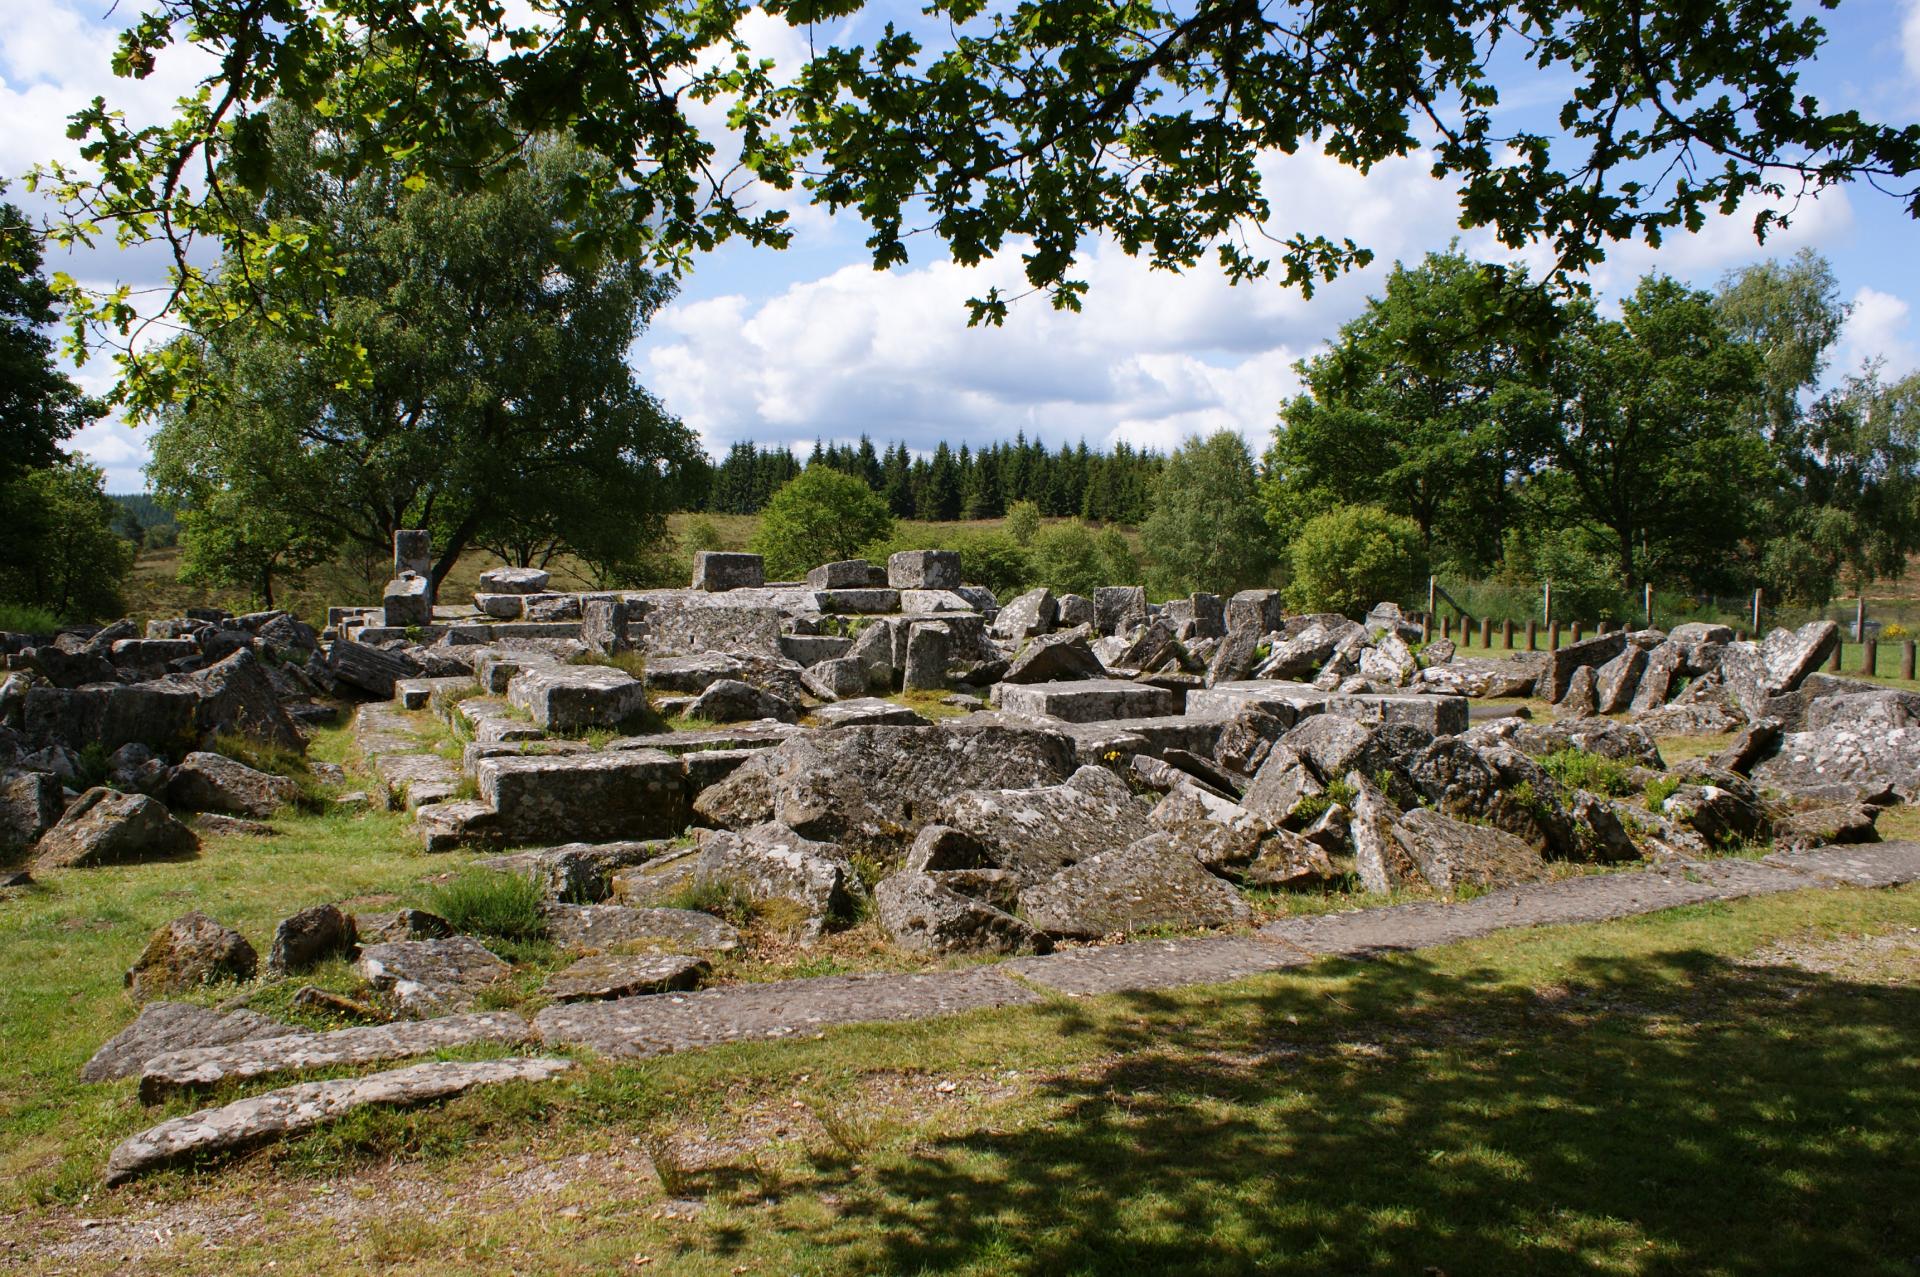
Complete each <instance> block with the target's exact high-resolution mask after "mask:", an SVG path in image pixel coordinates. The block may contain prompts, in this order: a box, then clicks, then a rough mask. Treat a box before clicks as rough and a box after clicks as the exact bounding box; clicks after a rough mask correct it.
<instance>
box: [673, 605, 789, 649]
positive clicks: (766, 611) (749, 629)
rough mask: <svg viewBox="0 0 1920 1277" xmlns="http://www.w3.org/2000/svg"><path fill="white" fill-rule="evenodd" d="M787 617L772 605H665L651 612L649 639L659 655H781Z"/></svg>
mask: <svg viewBox="0 0 1920 1277" xmlns="http://www.w3.org/2000/svg"><path fill="white" fill-rule="evenodd" d="M784 619H785V618H784V616H783V614H782V613H781V611H780V610H779V609H778V608H771V607H728V606H714V605H708V604H686V605H682V606H662V607H656V608H654V610H653V611H651V612H649V613H647V633H646V640H645V642H646V647H647V651H648V653H649V654H652V655H657V656H692V655H697V654H699V653H702V652H716V653H726V654H728V655H732V656H779V655H780V654H781V652H780V633H781V629H782V625H781V622H782V621H783V620H784Z"/></svg>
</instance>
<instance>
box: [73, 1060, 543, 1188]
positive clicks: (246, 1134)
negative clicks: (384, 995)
mask: <svg viewBox="0 0 1920 1277" xmlns="http://www.w3.org/2000/svg"><path fill="white" fill-rule="evenodd" d="M572 1067H573V1061H571V1060H560V1059H529V1060H482V1061H478V1062H475V1063H468V1064H448V1063H436V1064H415V1065H413V1066H412V1067H410V1068H404V1069H393V1070H390V1071H388V1072H385V1073H376V1074H374V1075H373V1076H371V1077H359V1078H342V1079H340V1080H338V1081H333V1082H301V1083H298V1084H297V1085H294V1086H288V1087H282V1088H281V1089H280V1090H277V1091H268V1092H267V1093H266V1094H265V1095H256V1096H253V1097H252V1098H250V1099H244V1100H236V1101H234V1102H233V1103H232V1104H226V1105H222V1106H221V1107H219V1108H213V1109H202V1110H201V1111H200V1112H198V1113H190V1114H188V1115H187V1116H185V1117H176V1118H174V1119H173V1120H172V1121H168V1122H162V1123H160V1125H158V1126H155V1127H152V1128H151V1129H149V1130H145V1131H142V1132H141V1133H140V1134H138V1135H135V1136H132V1137H131V1138H129V1139H126V1140H123V1141H122V1142H121V1143H120V1145H119V1146H118V1147H117V1148H115V1149H114V1150H113V1154H112V1155H111V1156H110V1157H109V1158H108V1159H107V1175H106V1179H107V1183H108V1184H121V1183H125V1182H126V1181H127V1180H130V1179H132V1178H134V1177H135V1176H136V1175H139V1174H141V1173H142V1172H145V1171H149V1170H152V1169H154V1168H155V1167H159V1166H164V1165H166V1164H168V1163H170V1162H176V1161H180V1160H182V1159H185V1158H192V1157H202V1156H206V1155H208V1154H212V1153H220V1152H225V1151H227V1150H231V1149H238V1148H245V1147H249V1146H251V1145H255V1144H261V1143H264V1142H267V1141H269V1140H276V1139H282V1138H284V1137H286V1136H288V1135H294V1134H297V1133H299V1132H301V1131H305V1130H311V1129H312V1128H313V1127H316V1126H319V1125H321V1124H322V1123H324V1122H330V1121H333V1120H334V1119H335V1118H339V1117H343V1116H345V1115H346V1114H348V1113H351V1112H353V1111H354V1110H355V1109H361V1108H366V1107H367V1106H369V1105H374V1104H383V1105H390V1106H405V1105H413V1104H425V1103H428V1102H430V1101H433V1100H443V1099H448V1098H450V1097H452V1096H455V1095H460V1094H463V1093H464V1092H467V1091H470V1090H472V1089H473V1088H474V1087H476V1086H493V1085H497V1084H498V1083H501V1082H545V1081H548V1080H549V1079H551V1078H555V1077H558V1076H559V1075H560V1074H562V1073H564V1072H566V1071H567V1070H568V1069H570V1068H572Z"/></svg>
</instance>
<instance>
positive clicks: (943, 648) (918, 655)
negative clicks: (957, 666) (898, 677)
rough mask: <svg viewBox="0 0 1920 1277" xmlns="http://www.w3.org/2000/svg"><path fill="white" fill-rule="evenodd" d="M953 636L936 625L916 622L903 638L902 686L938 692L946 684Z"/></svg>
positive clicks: (942, 627) (913, 690)
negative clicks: (905, 640)
mask: <svg viewBox="0 0 1920 1277" xmlns="http://www.w3.org/2000/svg"><path fill="white" fill-rule="evenodd" d="M952 655H953V636H952V635H951V634H950V633H949V632H948V631H947V629H946V627H945V626H943V625H940V624H937V623H936V624H928V625H916V626H914V627H913V629H912V632H911V633H910V634H909V635H908V637H907V661H906V674H905V676H904V679H903V682H902V687H903V688H904V689H905V690H907V691H909V692H933V691H939V690H941V689H943V688H945V687H946V685H947V666H948V663H949V662H950V661H951V660H952Z"/></svg>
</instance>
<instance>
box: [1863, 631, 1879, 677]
mask: <svg viewBox="0 0 1920 1277" xmlns="http://www.w3.org/2000/svg"><path fill="white" fill-rule="evenodd" d="M1879 657H1880V644H1879V642H1878V641H1877V640H1875V639H1871V638H1869V639H1864V640H1862V641H1861V644H1860V672H1861V673H1862V674H1865V675H1866V676H1867V677H1868V678H1872V677H1873V676H1874V674H1875V672H1876V670H1875V667H1876V666H1878V665H1879V664H1880V660H1879Z"/></svg>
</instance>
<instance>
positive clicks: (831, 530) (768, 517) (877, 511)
mask: <svg viewBox="0 0 1920 1277" xmlns="http://www.w3.org/2000/svg"><path fill="white" fill-rule="evenodd" d="M892 534H893V514H892V513H891V512H890V511H889V510H888V509H887V503H886V502H885V501H883V500H881V498H880V496H879V494H878V493H876V492H874V490H873V489H872V488H869V487H868V486H867V485H866V481H865V480H862V479H858V478H855V477H854V476H853V475H850V474H841V473H840V472H839V471H837V470H829V469H828V468H827V467H825V466H813V467H811V468H810V469H807V470H803V471H801V472H800V474H798V475H797V476H795V477H794V478H792V479H790V480H788V481H787V483H786V484H784V485H783V486H782V487H781V489H780V490H779V491H778V492H776V493H774V494H773V498H772V499H771V500H770V501H768V502H767V508H766V510H765V512H764V513H763V514H762V515H761V517H760V530H759V531H758V532H756V533H754V535H753V541H752V543H751V548H752V549H753V551H754V552H755V553H756V554H761V555H764V556H766V560H767V575H768V576H769V577H772V578H775V579H789V578H792V577H796V576H799V575H800V574H801V573H804V572H805V571H807V569H809V568H812V567H816V566H818V565H819V564H822V563H832V562H835V561H837V560H840V559H850V558H852V557H853V556H854V555H856V554H858V553H859V552H860V551H861V550H862V549H864V548H865V547H866V546H869V545H871V544H873V543H874V542H875V541H884V540H885V539H886V538H887V537H889V536H891V535H892Z"/></svg>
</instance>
